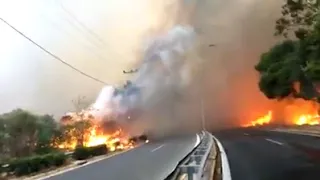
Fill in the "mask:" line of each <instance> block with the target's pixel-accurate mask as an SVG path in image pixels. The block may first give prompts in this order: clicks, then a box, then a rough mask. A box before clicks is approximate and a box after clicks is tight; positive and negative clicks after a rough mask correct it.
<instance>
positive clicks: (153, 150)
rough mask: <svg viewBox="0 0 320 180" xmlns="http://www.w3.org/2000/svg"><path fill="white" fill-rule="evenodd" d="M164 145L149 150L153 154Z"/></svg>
mask: <svg viewBox="0 0 320 180" xmlns="http://www.w3.org/2000/svg"><path fill="white" fill-rule="evenodd" d="M164 145H165V144H162V145H160V146H159V147H156V148H154V149H152V150H151V152H155V151H156V150H159V149H160V148H162V147H163V146H164Z"/></svg>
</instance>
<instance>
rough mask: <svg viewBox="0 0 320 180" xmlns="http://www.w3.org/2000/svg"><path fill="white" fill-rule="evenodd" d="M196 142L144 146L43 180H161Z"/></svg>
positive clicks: (191, 139)
mask: <svg viewBox="0 0 320 180" xmlns="http://www.w3.org/2000/svg"><path fill="white" fill-rule="evenodd" d="M198 140H199V139H198V138H197V136H196V135H188V136H185V137H176V138H171V139H167V140H163V141H159V142H154V143H148V144H145V145H142V146H140V147H138V148H135V149H133V150H130V151H128V152H125V153H122V154H119V155H116V156H113V157H110V158H108V159H105V160H102V161H98V162H96V163H93V164H89V165H87V166H83V167H81V168H78V169H75V170H71V171H68V172H65V173H63V174H60V175H56V176H53V177H50V178H47V179H46V180H106V179H108V180H163V179H164V178H165V177H166V176H168V175H169V174H170V173H171V171H172V170H173V169H174V167H175V166H176V165H177V163H178V162H179V161H180V160H181V159H183V157H184V156H186V155H187V154H188V153H189V152H190V151H191V149H192V148H193V147H194V146H195V144H196V143H197V141H198Z"/></svg>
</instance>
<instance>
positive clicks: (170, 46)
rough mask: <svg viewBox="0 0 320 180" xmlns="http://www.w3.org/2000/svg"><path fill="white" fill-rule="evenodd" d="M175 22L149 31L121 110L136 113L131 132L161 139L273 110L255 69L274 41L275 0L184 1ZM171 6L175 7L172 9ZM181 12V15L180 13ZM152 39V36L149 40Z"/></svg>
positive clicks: (178, 6)
mask: <svg viewBox="0 0 320 180" xmlns="http://www.w3.org/2000/svg"><path fill="white" fill-rule="evenodd" d="M175 5H176V6H175V7H176V8H175V11H174V12H175V13H173V14H171V15H172V16H173V17H167V16H166V17H165V18H170V23H163V24H161V26H158V27H157V28H158V29H157V30H154V31H152V33H150V34H151V38H149V41H148V43H147V45H146V48H145V49H143V50H142V51H141V52H142V53H141V55H139V56H140V57H142V58H141V61H140V62H139V63H137V64H139V67H140V68H139V71H138V73H137V74H136V75H135V76H134V77H133V79H132V80H131V81H132V84H130V87H129V88H127V89H126V90H125V92H124V93H122V95H119V94H117V95H116V96H115V97H116V98H117V99H118V101H119V102H121V106H120V107H121V108H124V109H125V110H126V111H127V110H132V109H139V110H141V114H140V115H139V116H138V117H136V118H135V120H133V119H130V120H128V121H127V122H128V123H129V124H130V126H131V130H132V131H140V130H146V129H147V130H149V131H152V132H154V133H156V134H159V135H165V134H170V133H173V132H190V131H197V130H199V129H200V128H201V109H200V107H201V106H200V102H201V99H204V109H205V118H206V128H208V129H219V128H227V127H234V126H239V125H240V124H241V123H242V122H245V121H249V120H251V119H254V118H256V117H258V116H259V115H260V114H261V113H266V112H267V111H268V109H269V108H270V107H271V106H272V104H271V103H272V102H271V101H269V100H267V99H266V98H265V97H264V96H263V94H262V93H261V92H260V91H259V89H258V85H257V82H258V74H257V73H256V72H255V70H254V65H255V64H256V63H257V62H258V61H259V57H260V54H261V53H263V52H265V51H267V50H268V48H270V47H271V46H272V45H273V44H274V43H275V42H276V39H275V38H273V32H274V23H275V20H276V19H277V18H278V17H279V15H280V13H279V12H280V7H281V2H279V1H277V0H269V1H263V0H228V1H227V0H216V1H210V0H204V1H179V3H176V4H175ZM171 7H172V4H171ZM177 12H178V13H177ZM150 34H149V37H150Z"/></svg>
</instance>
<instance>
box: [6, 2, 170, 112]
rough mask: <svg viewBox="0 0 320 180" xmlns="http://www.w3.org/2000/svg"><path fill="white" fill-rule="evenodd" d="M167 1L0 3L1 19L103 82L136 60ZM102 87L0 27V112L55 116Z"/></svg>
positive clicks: (112, 81) (119, 76) (120, 77)
mask: <svg viewBox="0 0 320 180" xmlns="http://www.w3.org/2000/svg"><path fill="white" fill-rule="evenodd" d="M169 2H170V1H169V0H165V1H163V0H155V1H149V0H135V1H132V0H110V1H105V0H46V1H43V0H0V17H2V18H4V19H5V20H6V21H8V22H9V23H11V24H12V25H13V26H15V27H16V28H17V29H19V30H20V31H22V32H23V33H25V34H26V35H27V36H29V37H30V38H31V39H33V40H34V41H36V42H37V43H39V44H40V45H42V46H43V47H45V48H46V49H48V50H49V51H51V52H53V53H54V54H56V55H57V56H59V57H61V58H62V59H63V60H65V61H67V62H68V63H70V64H72V65H74V66H75V67H77V68H78V69H81V70H82V71H84V72H86V73H88V74H90V75H92V76H94V77H96V78H99V79H101V80H103V81H105V82H107V83H110V84H115V83H119V82H121V81H122V80H124V79H127V78H128V77H127V76H125V75H123V74H122V71H123V70H125V69H127V68H128V67H131V65H132V64H134V63H135V61H136V59H137V52H138V51H139V49H140V44H141V41H142V39H143V38H142V36H145V35H147V34H148V32H149V31H151V30H154V29H156V27H157V26H158V25H159V24H160V23H161V21H163V19H168V18H169V17H167V16H166V15H165V11H164V9H163V8H164V7H165V4H167V3H169ZM102 87H103V85H101V84H99V83H96V82H94V81H92V80H91V79H88V78H86V77H83V76H82V75H80V74H79V73H77V72H74V71H73V70H71V69H70V68H68V67H66V66H65V65H63V64H61V63H60V62H58V61H57V60H55V59H53V58H52V57H50V56H49V55H47V54H46V53H44V52H43V51H42V50H40V49H39V48H38V47H36V46H34V45H32V44H31V43H30V42H28V41H27V40H26V39H24V38H23V37H22V36H20V35H19V34H18V33H16V32H15V31H13V30H12V29H10V28H9V27H8V26H6V25H5V24H3V23H2V22H0V102H1V104H0V112H6V111H10V110H12V109H14V108H17V107H21V108H26V109H29V110H32V111H36V112H40V113H50V114H55V115H61V114H62V113H64V112H66V111H69V110H72V109H73V107H72V104H71V100H72V99H74V98H76V97H77V96H79V95H81V96H87V97H88V98H90V99H94V98H95V97H96V96H97V93H99V91H100V89H101V88H102Z"/></svg>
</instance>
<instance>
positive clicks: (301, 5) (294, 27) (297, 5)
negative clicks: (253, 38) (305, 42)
mask: <svg viewBox="0 0 320 180" xmlns="http://www.w3.org/2000/svg"><path fill="white" fill-rule="evenodd" d="M284 2H285V3H284V5H283V6H282V16H281V17H280V18H279V19H278V20H277V21H276V32H275V34H276V35H283V36H284V37H288V35H290V34H291V33H293V34H294V35H295V37H297V38H298V39H303V38H305V37H306V36H307V35H308V34H310V33H311V31H312V29H313V27H314V25H315V24H316V23H317V20H318V19H319V5H320V1H319V0H284Z"/></svg>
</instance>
